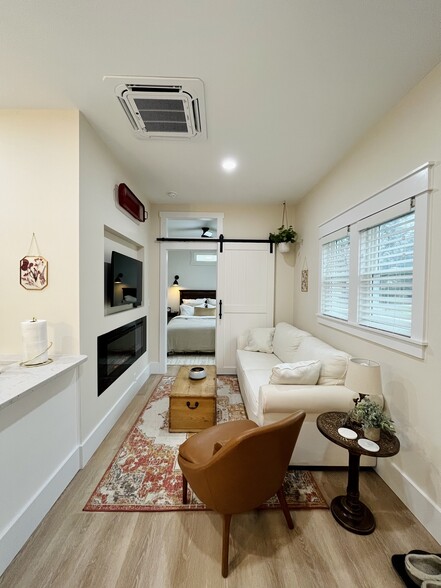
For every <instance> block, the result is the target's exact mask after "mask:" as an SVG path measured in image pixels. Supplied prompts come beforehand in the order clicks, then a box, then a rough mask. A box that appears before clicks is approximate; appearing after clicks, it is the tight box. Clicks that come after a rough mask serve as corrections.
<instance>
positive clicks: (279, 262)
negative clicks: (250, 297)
mask: <svg viewBox="0 0 441 588" xmlns="http://www.w3.org/2000/svg"><path fill="white" fill-rule="evenodd" d="M165 211H176V212H194V211H206V212H222V213H224V231H223V234H224V237H225V238H226V239H267V238H268V235H269V233H270V232H273V231H274V230H276V229H277V228H278V227H279V226H280V225H281V223H282V203H280V204H276V205H268V206H262V205H259V206H258V205H256V206H253V207H249V206H231V205H228V206H224V205H222V204H219V205H208V204H207V203H201V204H193V205H191V206H190V205H188V206H185V205H178V204H176V205H156V204H152V205H151V208H150V217H149V220H148V223H149V231H150V233H149V234H150V240H149V263H150V270H149V271H150V274H149V275H150V280H151V289H150V292H151V298H150V310H151V320H150V323H149V340H150V351H151V355H150V359H151V361H152V362H155V361H158V360H159V305H160V304H161V303H162V302H161V301H160V300H159V283H158V276H159V252H160V249H159V248H160V244H159V243H157V242H156V238H157V237H160V236H161V235H160V226H161V225H160V217H159V213H160V212H165ZM288 219H289V223H290V224H292V225H293V227H294V228H295V229H296V230H297V227H296V219H295V218H294V212H293V210H292V209H291V208H290V207H289V206H288ZM296 259H297V249H296V248H294V249H293V251H292V252H290V253H288V254H286V255H282V254H280V253H279V252H278V251H276V284H275V313H274V320H275V323H277V322H280V321H286V322H292V320H293V306H292V299H293V292H294V266H295V264H296ZM177 273H178V275H181V274H180V272H177ZM179 283H181V280H180V281H179ZM182 283H183V282H182ZM183 285H184V283H183Z"/></svg>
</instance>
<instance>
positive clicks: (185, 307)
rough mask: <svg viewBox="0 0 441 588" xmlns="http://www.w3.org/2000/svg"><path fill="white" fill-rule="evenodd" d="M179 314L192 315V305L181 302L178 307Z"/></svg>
mask: <svg viewBox="0 0 441 588" xmlns="http://www.w3.org/2000/svg"><path fill="white" fill-rule="evenodd" d="M179 314H180V315H181V316H193V315H194V306H190V305H189V304H181V306H180V307H179Z"/></svg>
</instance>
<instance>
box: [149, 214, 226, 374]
mask: <svg viewBox="0 0 441 588" xmlns="http://www.w3.org/2000/svg"><path fill="white" fill-rule="evenodd" d="M160 218H161V237H168V238H172V239H177V241H165V242H162V243H161V245H160V247H161V249H160V300H161V304H160V327H161V328H160V357H159V360H160V361H159V364H160V370H161V372H162V373H165V372H166V371H167V365H182V364H189V365H193V364H195V365H196V364H204V365H213V364H215V363H216V358H215V344H216V334H215V330H216V316H215V311H216V309H215V306H216V287H217V242H213V241H211V240H210V239H212V238H213V239H216V238H217V237H218V235H220V234H221V233H222V231H223V214H222V213H197V212H196V213H176V212H173V213H170V212H161V213H160ZM178 239H179V241H178ZM181 239H182V240H181ZM186 239H189V241H186ZM175 276H179V278H175ZM175 281H176V282H177V284H175V286H173V282H175ZM190 294H191V297H190ZM184 299H185V301H186V302H187V304H185V305H184V306H185V307H187V308H182V311H183V312H187V313H188V314H189V315H191V316H189V317H188V318H185V315H184V316H181V314H182V313H181V312H180V311H181V308H180V307H181V305H182V304H183V302H184ZM210 313H212V314H213V316H211V315H210ZM195 315H196V316H195ZM177 317H180V319H179V320H175V319H177ZM193 317H194V319H195V320H193ZM190 323H193V325H195V326H196V325H197V324H199V325H204V326H207V325H208V324H209V323H211V324H212V327H213V329H212V334H211V335H208V334H207V333H199V334H197V333H196V331H197V329H195V331H193V332H192V333H191V336H190V337H187V335H186V334H185V328H186V327H187V326H189V325H190ZM170 325H171V327H179V326H180V327H181V329H183V333H184V335H183V336H182V334H180V333H179V331H178V332H175V333H174V334H173V337H174V339H173V343H172V346H174V347H175V349H173V351H174V353H173V354H171V355H168V351H169V349H168V347H169V345H168V339H169V337H168V331H169V328H170ZM193 328H194V327H193ZM198 328H199V326H198ZM195 333H196V334H195ZM191 337H193V338H194V337H195V338H196V339H195V341H196V342H197V341H198V337H199V343H198V345H197V346H198V347H199V349H197V350H196V349H195V350H193V349H190V347H191V346H192V342H191ZM210 337H211V340H212V343H211V344H210V343H209V341H207V338H208V339H209V338H210ZM186 339H189V345H190V347H188V345H185V342H186ZM183 346H184V347H183ZM193 346H194V344H193ZM193 351H194V352H193ZM196 351H197V353H196ZM184 353H185V355H184Z"/></svg>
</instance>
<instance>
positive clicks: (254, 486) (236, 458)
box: [178, 410, 305, 578]
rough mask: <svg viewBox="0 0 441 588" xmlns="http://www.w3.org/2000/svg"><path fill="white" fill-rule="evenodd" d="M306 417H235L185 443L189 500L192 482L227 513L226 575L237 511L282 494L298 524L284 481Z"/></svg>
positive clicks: (204, 497)
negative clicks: (260, 421) (263, 421)
mask: <svg viewBox="0 0 441 588" xmlns="http://www.w3.org/2000/svg"><path fill="white" fill-rule="evenodd" d="M304 419H305V413H304V412H303V411H301V410H299V411H296V412H295V413H294V414H292V415H290V416H288V417H287V418H285V419H283V420H281V421H278V422H276V423H273V424H270V425H265V426H263V427H259V426H258V425H256V423H254V422H253V421H249V420H242V421H231V422H228V423H222V424H220V425H215V426H214V427H210V428H209V429H205V430H204V431H201V432H200V433H198V434H196V435H193V436H192V437H190V438H189V439H187V441H185V443H183V444H182V445H181V446H180V448H179V457H178V461H179V465H180V467H181V470H182V473H183V502H184V503H186V502H187V481H188V483H190V486H191V487H192V489H193V491H194V492H195V494H196V495H197V496H198V497H199V499H200V500H201V501H202V502H203V503H204V504H205V505H206V506H207V507H208V508H210V509H212V510H215V511H217V512H219V513H220V514H222V515H223V533H222V576H223V577H224V578H226V577H227V575H228V547H229V535H230V523H231V516H232V515H233V514H236V513H240V512H246V511H248V510H252V509H253V508H256V507H258V506H260V505H261V504H262V503H264V502H265V501H266V500H268V498H270V497H271V496H273V495H274V494H277V496H278V498H279V502H280V506H281V507H282V510H283V514H284V515H285V519H286V522H287V524H288V527H289V528H290V529H293V528H294V524H293V521H292V518H291V515H290V512H289V510H288V506H287V504H286V499H285V495H284V492H283V487H282V485H283V480H284V477H285V473H286V470H287V468H288V464H289V460H290V457H291V454H292V452H293V450H294V446H295V444H296V441H297V438H298V436H299V432H300V429H301V427H302V424H303V421H304Z"/></svg>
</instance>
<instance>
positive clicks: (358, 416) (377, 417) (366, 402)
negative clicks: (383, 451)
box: [352, 397, 395, 441]
mask: <svg viewBox="0 0 441 588" xmlns="http://www.w3.org/2000/svg"><path fill="white" fill-rule="evenodd" d="M352 417H353V418H354V419H355V420H356V421H357V422H358V423H359V424H360V425H361V426H362V427H363V433H364V436H365V437H366V439H371V441H378V439H379V438H380V432H381V430H383V431H386V432H387V433H394V432H395V425H394V422H393V420H392V419H391V418H390V417H389V416H388V415H387V414H386V413H385V412H384V411H383V409H382V408H381V406H380V405H379V404H377V403H376V402H374V401H373V400H371V399H370V398H369V397H367V398H363V400H361V401H360V402H358V404H357V405H356V406H355V408H354V409H353V411H352Z"/></svg>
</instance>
